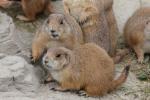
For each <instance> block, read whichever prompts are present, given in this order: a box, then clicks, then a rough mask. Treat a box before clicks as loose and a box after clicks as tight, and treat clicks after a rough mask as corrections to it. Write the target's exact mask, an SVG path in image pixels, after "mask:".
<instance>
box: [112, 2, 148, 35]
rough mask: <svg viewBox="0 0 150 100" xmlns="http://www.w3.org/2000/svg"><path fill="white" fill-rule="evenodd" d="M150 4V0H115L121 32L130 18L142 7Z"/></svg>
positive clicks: (115, 9) (116, 14)
mask: <svg viewBox="0 0 150 100" xmlns="http://www.w3.org/2000/svg"><path fill="white" fill-rule="evenodd" d="M143 6H149V7H150V0H114V12H115V16H116V19H117V23H118V27H119V31H120V33H123V28H124V25H125V23H126V21H127V20H128V18H129V17H130V16H131V15H132V14H133V13H134V12H135V11H136V10H137V9H138V8H140V7H143Z"/></svg>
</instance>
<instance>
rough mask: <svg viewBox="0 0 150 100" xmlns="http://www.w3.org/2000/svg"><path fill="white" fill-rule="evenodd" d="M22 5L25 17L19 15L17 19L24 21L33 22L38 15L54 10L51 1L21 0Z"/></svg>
mask: <svg viewBox="0 0 150 100" xmlns="http://www.w3.org/2000/svg"><path fill="white" fill-rule="evenodd" d="M21 5H22V9H23V11H24V14H25V16H23V15H18V16H17V18H18V19H20V20H23V21H33V20H35V19H36V15H37V14H38V13H40V12H42V11H44V10H47V11H48V12H51V9H52V7H51V3H50V0H21Z"/></svg>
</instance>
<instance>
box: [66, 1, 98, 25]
mask: <svg viewBox="0 0 150 100" xmlns="http://www.w3.org/2000/svg"><path fill="white" fill-rule="evenodd" d="M64 5H66V6H67V7H70V8H69V12H70V14H71V15H72V16H73V17H74V18H75V19H76V20H77V21H78V22H79V23H83V22H86V21H87V20H88V19H89V17H91V16H92V15H95V14H97V13H99V11H98V9H97V7H96V4H95V1H92V0H64Z"/></svg>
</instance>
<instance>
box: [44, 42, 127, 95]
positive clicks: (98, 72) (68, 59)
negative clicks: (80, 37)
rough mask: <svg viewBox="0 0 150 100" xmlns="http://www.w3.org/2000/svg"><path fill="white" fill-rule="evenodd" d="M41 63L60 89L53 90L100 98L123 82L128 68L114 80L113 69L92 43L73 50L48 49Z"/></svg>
mask: <svg viewBox="0 0 150 100" xmlns="http://www.w3.org/2000/svg"><path fill="white" fill-rule="evenodd" d="M43 64H44V66H45V68H47V69H48V70H49V72H50V74H51V78H52V79H54V80H56V81H57V82H58V83H59V85H60V86H58V87H56V88H55V89H54V90H58V91H66V90H81V89H82V90H85V91H86V93H87V94H88V95H89V96H102V95H105V94H106V93H108V92H111V91H112V90H114V89H116V88H117V87H118V86H120V85H121V84H122V83H124V82H125V80H126V78H127V76H128V71H129V66H128V67H126V68H125V69H124V70H123V72H122V73H121V75H120V76H119V78H117V79H116V80H115V79H114V72H115V67H114V63H113V60H112V59H111V58H110V57H109V55H108V54H107V52H106V51H105V50H104V49H102V48H100V47H99V46H97V45H96V44H93V43H87V44H84V45H81V46H78V47H77V48H75V49H74V50H73V51H72V50H69V49H67V48H64V47H56V48H51V49H49V50H48V51H47V53H46V54H45V56H44V57H43Z"/></svg>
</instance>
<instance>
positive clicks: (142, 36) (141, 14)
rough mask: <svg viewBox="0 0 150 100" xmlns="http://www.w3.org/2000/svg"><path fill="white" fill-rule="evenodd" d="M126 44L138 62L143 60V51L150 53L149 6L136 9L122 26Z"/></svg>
mask: <svg viewBox="0 0 150 100" xmlns="http://www.w3.org/2000/svg"><path fill="white" fill-rule="evenodd" d="M124 37H125V40H126V42H127V44H128V45H129V46H130V47H131V48H133V49H134V51H135V53H136V55H137V58H138V62H139V63H142V62H143V60H144V53H150V7H144V8H140V9H139V10H137V11H136V12H135V13H134V14H133V16H131V17H130V18H129V20H128V21H127V23H126V25H125V28H124Z"/></svg>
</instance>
